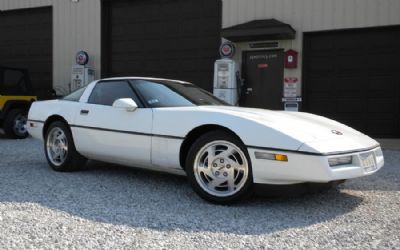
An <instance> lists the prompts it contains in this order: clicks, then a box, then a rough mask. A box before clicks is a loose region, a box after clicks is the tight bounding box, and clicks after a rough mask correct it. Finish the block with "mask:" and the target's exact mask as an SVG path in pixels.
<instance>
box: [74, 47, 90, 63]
mask: <svg viewBox="0 0 400 250" xmlns="http://www.w3.org/2000/svg"><path fill="white" fill-rule="evenodd" d="M88 62H89V55H88V53H86V52H85V51H83V50H82V51H79V52H78V53H76V63H77V64H79V65H86V64H87V63H88Z"/></svg>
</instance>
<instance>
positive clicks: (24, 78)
mask: <svg viewBox="0 0 400 250" xmlns="http://www.w3.org/2000/svg"><path fill="white" fill-rule="evenodd" d="M36 100H37V97H36V96H35V95H34V94H33V93H32V86H31V80H30V77H29V73H28V71H27V70H26V69H18V68H10V67H4V66H0V128H2V129H3V130H4V133H5V135H6V136H7V137H8V138H14V139H24V138H26V137H27V136H28V131H27V128H26V126H27V124H26V123H27V115H28V111H29V108H30V106H31V104H32V102H34V101H36Z"/></svg>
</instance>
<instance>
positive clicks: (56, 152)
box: [44, 121, 87, 172]
mask: <svg viewBox="0 0 400 250" xmlns="http://www.w3.org/2000/svg"><path fill="white" fill-rule="evenodd" d="M44 139H45V140H44V151H45V155H46V159H47V162H48V163H49V165H50V166H51V168H52V169H54V170H55V171H60V172H70V171H76V170H79V169H81V168H82V167H84V166H85V164H86V162H87V159H86V158H85V157H83V156H82V155H80V154H79V153H78V152H77V151H76V148H75V144H74V141H73V138H72V133H71V130H70V128H69V127H68V125H67V124H65V123H64V122H61V121H56V122H53V123H51V124H50V126H49V127H48V129H47V130H46V135H45V138H44Z"/></svg>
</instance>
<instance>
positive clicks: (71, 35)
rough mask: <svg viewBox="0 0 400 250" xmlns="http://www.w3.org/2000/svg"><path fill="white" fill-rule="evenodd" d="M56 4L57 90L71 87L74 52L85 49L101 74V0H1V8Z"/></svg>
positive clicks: (54, 23)
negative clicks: (74, 0)
mask: <svg viewBox="0 0 400 250" xmlns="http://www.w3.org/2000/svg"><path fill="white" fill-rule="evenodd" d="M43 6H53V85H54V89H55V90H56V91H57V93H58V94H66V93H68V90H69V83H70V77H71V66H72V65H73V64H74V63H75V54H76V52H78V51H79V50H85V51H87V52H88V53H89V55H90V63H89V66H91V67H93V68H94V69H95V70H96V78H99V77H100V70H101V68H100V66H101V65H100V52H101V32H100V31H101V25H100V23H101V22H100V19H101V11H100V10H101V8H100V6H101V3H100V0H80V1H79V2H78V3H73V2H72V1H71V0H0V10H12V9H23V8H34V7H43Z"/></svg>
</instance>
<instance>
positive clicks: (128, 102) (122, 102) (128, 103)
mask: <svg viewBox="0 0 400 250" xmlns="http://www.w3.org/2000/svg"><path fill="white" fill-rule="evenodd" d="M112 106H113V107H114V108H117V109H125V110H126V111H128V112H133V111H135V110H136V109H137V108H138V106H137V104H136V102H135V101H134V100H132V98H121V99H118V100H115V102H114V103H113V105H112Z"/></svg>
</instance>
